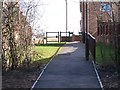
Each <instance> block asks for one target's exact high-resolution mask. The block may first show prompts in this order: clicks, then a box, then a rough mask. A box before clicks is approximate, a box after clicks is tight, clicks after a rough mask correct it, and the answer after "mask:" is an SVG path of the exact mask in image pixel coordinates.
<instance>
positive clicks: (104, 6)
mask: <svg viewBox="0 0 120 90" xmlns="http://www.w3.org/2000/svg"><path fill="white" fill-rule="evenodd" d="M101 11H102V12H110V11H111V6H110V5H109V4H101Z"/></svg>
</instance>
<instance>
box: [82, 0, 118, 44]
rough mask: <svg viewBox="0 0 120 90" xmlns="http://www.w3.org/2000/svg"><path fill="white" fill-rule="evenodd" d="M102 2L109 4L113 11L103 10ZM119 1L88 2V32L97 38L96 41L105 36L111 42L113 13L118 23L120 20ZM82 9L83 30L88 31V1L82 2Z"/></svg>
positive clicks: (106, 40)
mask: <svg viewBox="0 0 120 90" xmlns="http://www.w3.org/2000/svg"><path fill="white" fill-rule="evenodd" d="M102 4H108V5H110V7H111V11H109V12H105V11H102V10H101V6H102ZM119 7H120V6H119V3H118V2H88V13H87V15H88V32H89V33H90V34H91V35H92V36H94V37H95V38H96V41H101V40H102V38H101V36H102V35H104V36H105V42H107V43H108V42H110V40H111V38H112V37H111V36H112V35H111V33H113V32H114V31H113V30H111V29H112V27H111V26H112V22H113V15H114V21H115V22H116V23H117V22H118V21H119V20H120V17H119V16H120V11H119ZM80 11H81V14H82V21H81V22H82V23H81V26H82V31H83V33H84V32H85V31H86V2H84V1H83V2H80Z"/></svg>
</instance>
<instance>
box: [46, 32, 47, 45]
mask: <svg viewBox="0 0 120 90" xmlns="http://www.w3.org/2000/svg"><path fill="white" fill-rule="evenodd" d="M46 44H47V32H46Z"/></svg>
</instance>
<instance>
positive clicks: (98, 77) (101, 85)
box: [92, 61, 104, 90]
mask: <svg viewBox="0 0 120 90" xmlns="http://www.w3.org/2000/svg"><path fill="white" fill-rule="evenodd" d="M92 64H93V67H94V70H95V73H96V76H97V79H98V81H99V84H100V87H101V89H102V90H104V88H103V84H102V82H101V79H100V76H99V74H98V71H97V69H96V65H95V63H94V61H92Z"/></svg>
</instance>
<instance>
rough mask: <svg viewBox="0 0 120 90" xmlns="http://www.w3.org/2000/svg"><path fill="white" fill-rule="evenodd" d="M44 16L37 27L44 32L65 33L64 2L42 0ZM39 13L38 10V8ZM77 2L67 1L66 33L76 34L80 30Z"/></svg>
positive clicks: (77, 0)
mask: <svg viewBox="0 0 120 90" xmlns="http://www.w3.org/2000/svg"><path fill="white" fill-rule="evenodd" d="M43 3H44V4H47V5H45V6H44V11H43V12H44V14H43V17H42V18H41V19H40V21H39V23H38V24H39V25H40V27H41V28H43V29H44V30H45V31H50V32H54V31H63V32H65V31H66V2H65V0H43ZM38 11H39V8H38ZM80 17H81V16H80V10H79V0H68V31H74V32H75V33H78V31H79V30H80Z"/></svg>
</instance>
